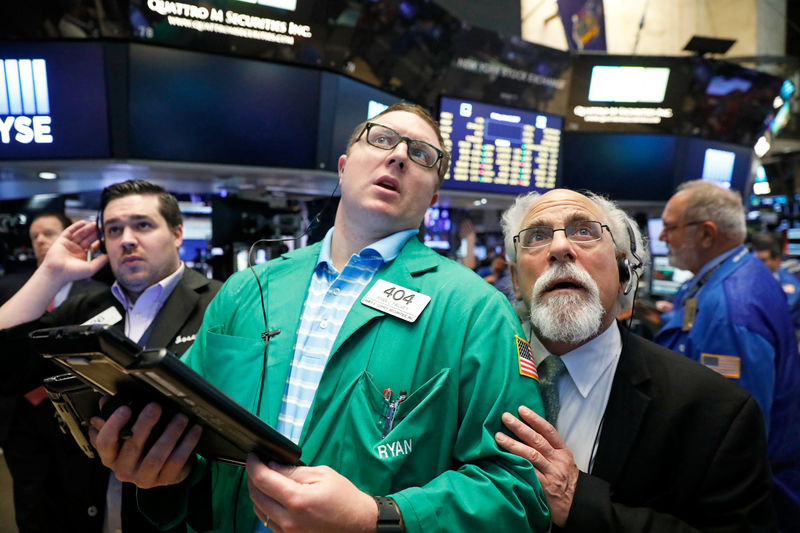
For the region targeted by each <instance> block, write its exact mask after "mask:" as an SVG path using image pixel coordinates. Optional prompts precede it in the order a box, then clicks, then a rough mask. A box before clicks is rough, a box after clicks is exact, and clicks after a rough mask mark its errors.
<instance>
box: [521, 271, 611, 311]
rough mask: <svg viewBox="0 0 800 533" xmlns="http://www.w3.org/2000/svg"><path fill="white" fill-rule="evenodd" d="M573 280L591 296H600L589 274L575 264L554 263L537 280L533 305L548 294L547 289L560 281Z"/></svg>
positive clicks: (533, 293) (534, 286) (532, 300)
mask: <svg viewBox="0 0 800 533" xmlns="http://www.w3.org/2000/svg"><path fill="white" fill-rule="evenodd" d="M565 278H568V279H571V280H573V281H575V282H576V283H577V284H579V285H580V286H582V287H583V288H584V289H585V290H586V292H588V293H589V295H590V296H599V294H600V291H599V289H598V288H597V283H596V282H595V281H594V279H592V277H591V276H590V275H589V273H588V272H586V271H585V270H583V269H582V268H578V267H577V266H576V265H575V264H574V263H554V264H553V266H551V267H550V268H549V269H547V271H546V272H545V273H544V274H543V275H541V276H540V277H539V279H537V280H536V282H535V283H534V284H533V290H532V291H531V293H532V294H531V303H536V302H539V301H540V300H541V298H542V296H543V295H544V293H545V292H547V288H548V287H549V286H550V285H552V284H553V282H554V281H556V280H559V279H565Z"/></svg>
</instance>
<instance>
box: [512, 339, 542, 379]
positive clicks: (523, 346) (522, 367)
mask: <svg viewBox="0 0 800 533" xmlns="http://www.w3.org/2000/svg"><path fill="white" fill-rule="evenodd" d="M514 340H516V341H517V357H518V358H519V373H520V374H521V375H523V376H528V377H529V378H533V379H535V380H536V381H539V374H538V373H537V372H536V364H535V363H534V362H533V352H531V345H530V344H528V341H526V340H525V339H523V338H521V337H520V336H519V335H514Z"/></svg>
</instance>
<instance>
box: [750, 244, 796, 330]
mask: <svg viewBox="0 0 800 533" xmlns="http://www.w3.org/2000/svg"><path fill="white" fill-rule="evenodd" d="M753 253H754V254H756V257H758V258H759V259H761V260H762V261H763V262H764V264H765V265H766V266H767V268H768V269H769V270H770V272H772V276H773V277H774V278H775V280H776V281H777V282H778V283H780V285H781V289H783V294H785V295H786V302H787V303H788V304H789V310H790V311H791V312H792V323H793V324H794V329H795V332H798V333H800V279H798V278H797V276H795V275H794V274H792V273H791V272H789V271H788V270H786V269H785V268H781V245H780V243H779V242H778V239H777V237H776V236H775V235H772V234H769V233H767V234H762V235H757V236H756V238H754V239H753Z"/></svg>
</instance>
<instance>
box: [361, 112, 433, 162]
mask: <svg viewBox="0 0 800 533" xmlns="http://www.w3.org/2000/svg"><path fill="white" fill-rule="evenodd" d="M365 131H366V132H367V144H369V145H370V146H374V147H375V148H380V149H381V150H391V149H393V148H394V147H395V146H397V145H398V144H400V142H401V141H405V142H406V144H407V145H408V157H409V159H411V160H412V161H413V162H414V163H416V164H418V165H422V166H423V167H425V168H433V167H434V166H436V163H438V162H439V160H440V159H441V158H442V157H444V152H442V151H441V150H439V149H438V148H436V147H435V146H433V145H432V144H429V143H426V142H425V141H420V140H418V139H409V138H408V137H404V136H402V135H400V134H399V133H397V132H396V131H394V130H393V129H392V128H389V127H387V126H382V125H380V124H376V123H374V122H367V125H366V126H364V129H363V130H361V133H359V134H358V139H360V138H361V136H362V135H364V132H365ZM358 139H356V140H358Z"/></svg>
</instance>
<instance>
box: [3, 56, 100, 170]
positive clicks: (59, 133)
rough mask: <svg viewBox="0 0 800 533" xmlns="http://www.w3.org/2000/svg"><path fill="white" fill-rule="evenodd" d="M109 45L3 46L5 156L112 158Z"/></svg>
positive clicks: (4, 157)
mask: <svg viewBox="0 0 800 533" xmlns="http://www.w3.org/2000/svg"><path fill="white" fill-rule="evenodd" d="M108 131H109V127H108V115H107V112H106V86H105V76H104V69H103V49H102V48H101V45H100V44H97V43H70V46H68V47H67V46H64V45H63V43H62V44H57V43H9V42H5V43H2V45H0V159H53V158H61V159H72V158H100V157H109V155H110V147H109V136H108Z"/></svg>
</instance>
